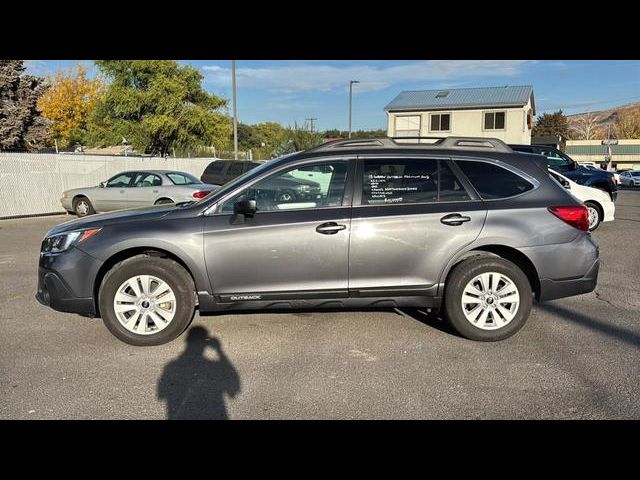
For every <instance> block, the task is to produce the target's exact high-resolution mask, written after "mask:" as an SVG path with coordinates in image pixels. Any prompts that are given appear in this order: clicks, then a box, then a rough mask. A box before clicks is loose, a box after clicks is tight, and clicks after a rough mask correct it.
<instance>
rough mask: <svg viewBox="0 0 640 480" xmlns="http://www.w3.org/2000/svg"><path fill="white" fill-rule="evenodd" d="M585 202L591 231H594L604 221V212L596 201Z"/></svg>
mask: <svg viewBox="0 0 640 480" xmlns="http://www.w3.org/2000/svg"><path fill="white" fill-rule="evenodd" d="M584 204H585V206H586V207H587V211H588V212H589V231H590V232H593V231H594V230H595V229H596V228H598V226H600V222H602V213H600V208H598V205H596V204H595V203H593V202H584Z"/></svg>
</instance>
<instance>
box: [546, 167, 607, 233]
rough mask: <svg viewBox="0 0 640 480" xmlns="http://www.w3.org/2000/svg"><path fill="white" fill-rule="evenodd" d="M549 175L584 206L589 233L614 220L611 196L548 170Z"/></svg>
mask: <svg viewBox="0 0 640 480" xmlns="http://www.w3.org/2000/svg"><path fill="white" fill-rule="evenodd" d="M549 174H550V175H551V176H552V177H553V178H555V179H556V180H557V181H558V183H560V185H562V186H563V187H564V188H566V189H567V190H569V192H571V194H572V195H573V196H574V197H576V198H577V199H578V200H580V201H581V202H582V203H584V204H585V206H586V207H587V210H589V231H590V232H593V231H594V230H595V229H596V228H598V226H599V225H600V223H602V222H611V221H613V220H614V218H615V213H616V206H615V204H614V203H613V202H612V201H611V196H610V195H609V194H608V193H607V192H605V191H603V190H600V189H598V188H593V187H586V186H584V185H579V184H577V183H576V182H574V181H572V180H569V179H568V178H567V177H565V176H564V175H561V174H559V173H558V172H556V171H554V170H551V169H549Z"/></svg>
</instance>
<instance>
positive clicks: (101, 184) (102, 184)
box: [99, 180, 107, 188]
mask: <svg viewBox="0 0 640 480" xmlns="http://www.w3.org/2000/svg"><path fill="white" fill-rule="evenodd" d="M106 186H107V181H106V180H105V181H104V182H100V185H99V187H100V188H105V187H106Z"/></svg>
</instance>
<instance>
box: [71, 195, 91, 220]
mask: <svg viewBox="0 0 640 480" xmlns="http://www.w3.org/2000/svg"><path fill="white" fill-rule="evenodd" d="M73 211H74V212H75V214H76V215H78V216H79V217H86V216H87V215H93V214H94V213H96V211H95V210H94V208H93V205H91V202H90V201H89V199H88V198H87V197H77V198H74V199H73Z"/></svg>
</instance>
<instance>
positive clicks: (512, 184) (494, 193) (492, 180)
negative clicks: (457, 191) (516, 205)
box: [456, 160, 533, 200]
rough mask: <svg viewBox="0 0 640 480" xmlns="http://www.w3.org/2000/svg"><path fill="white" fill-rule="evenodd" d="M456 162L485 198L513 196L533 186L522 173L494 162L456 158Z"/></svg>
mask: <svg viewBox="0 0 640 480" xmlns="http://www.w3.org/2000/svg"><path fill="white" fill-rule="evenodd" d="M456 164H457V165H458V166H459V167H460V169H461V170H462V171H463V172H464V174H465V175H466V176H467V178H469V181H470V182H471V184H472V185H473V186H474V188H475V189H476V190H477V191H478V193H479V194H480V197H481V198H482V199H483V200H492V199H496V198H508V197H513V196H515V195H520V194H521V193H524V192H527V191H529V190H531V189H532V188H533V185H532V184H531V182H529V181H528V180H525V179H524V178H522V177H521V176H520V175H517V174H515V173H513V172H511V171H509V170H507V169H506V168H503V167H499V166H498V165H494V164H492V163H488V162H476V161H462V160H456Z"/></svg>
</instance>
